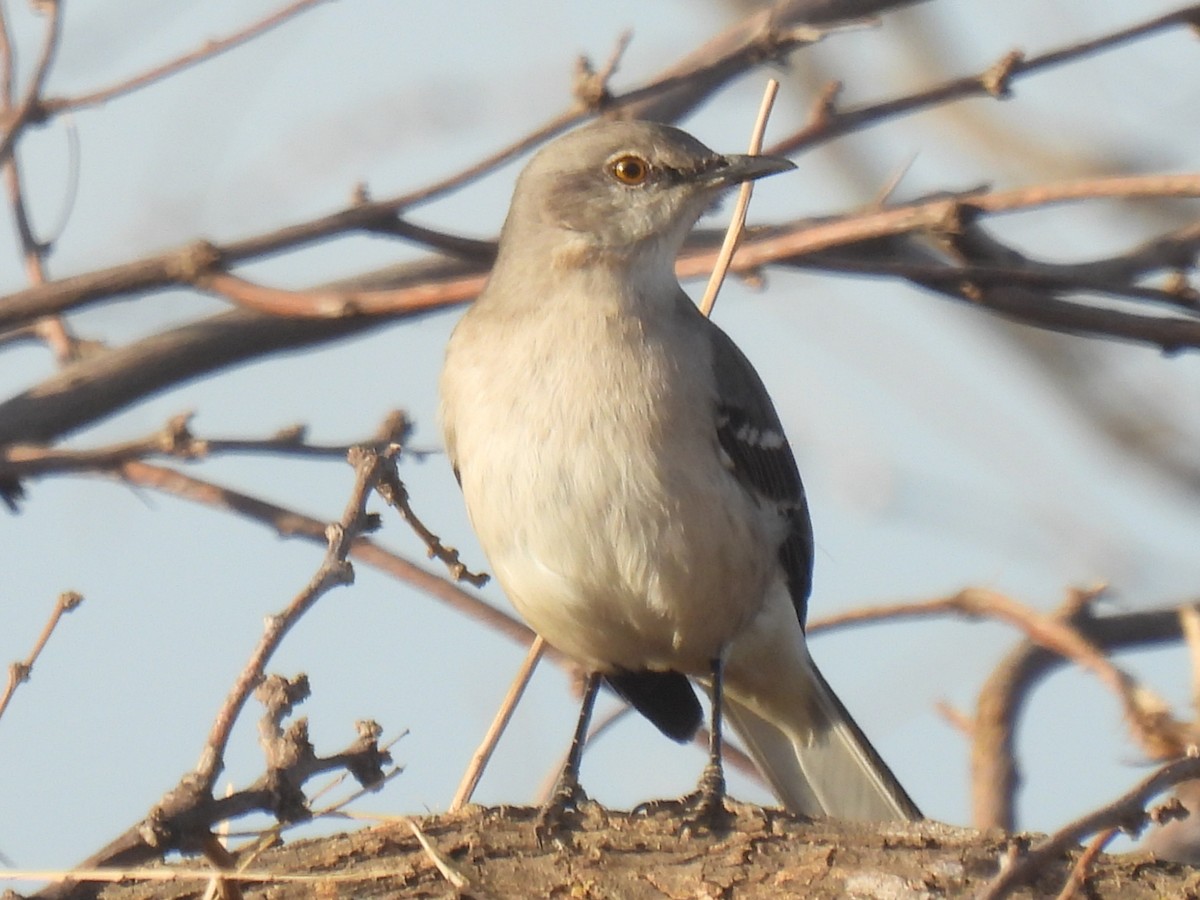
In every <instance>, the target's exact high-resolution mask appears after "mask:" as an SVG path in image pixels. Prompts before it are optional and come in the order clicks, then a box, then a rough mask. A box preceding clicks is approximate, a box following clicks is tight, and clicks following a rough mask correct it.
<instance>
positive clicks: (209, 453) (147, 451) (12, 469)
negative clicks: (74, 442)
mask: <svg viewBox="0 0 1200 900" xmlns="http://www.w3.org/2000/svg"><path fill="white" fill-rule="evenodd" d="M191 419H192V414H191V413H190V412H189V413H180V414H178V415H175V416H172V417H171V418H170V419H169V420H167V422H166V424H165V425H164V426H163V427H162V428H160V429H159V430H158V431H156V432H154V433H152V434H148V435H146V436H145V437H140V438H133V439H131V440H128V441H121V442H119V443H116V444H109V445H108V446H105V447H96V448H92V449H81V450H71V449H64V448H59V447H45V446H42V445H40V444H10V445H8V446H6V447H0V479H5V478H8V479H22V478H35V477H45V476H47V475H51V474H60V473H64V472H104V471H108V470H112V469H118V468H120V467H121V466H123V465H124V464H125V463H127V462H133V461H135V460H148V459H154V458H156V457H166V458H170V459H178V460H184V461H188V462H191V461H195V460H202V459H209V458H212V457H214V456H222V455H229V454H236V453H244V454H256V453H262V454H271V455H279V456H299V457H319V458H336V459H345V458H346V454H347V453H349V452H350V450H351V449H352V448H353V447H357V446H369V447H377V448H382V447H384V446H386V445H387V444H388V443H389V442H390V441H391V438H374V439H368V440H365V441H353V442H350V443H346V444H313V443H310V442H309V441H308V440H307V429H306V427H305V426H303V425H293V426H290V427H288V428H283V429H281V430H279V431H278V432H276V433H275V434H274V435H271V436H270V437H265V438H202V437H197V436H196V435H195V434H194V433H193V432H192V430H191ZM405 452H406V453H409V454H415V453H416V451H410V450H408V449H407V448H406V450H405Z"/></svg>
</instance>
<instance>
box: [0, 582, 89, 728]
mask: <svg viewBox="0 0 1200 900" xmlns="http://www.w3.org/2000/svg"><path fill="white" fill-rule="evenodd" d="M82 602H83V595H82V594H78V593H76V592H75V591H65V592H63V593H62V594H59V595H58V600H57V601H55V603H54V609H53V611H51V613H50V618H49V619H48V620H47V621H46V625H45V626H44V627H43V628H42V633H41V634H39V635H38V638H37V640H36V641H34V643H33V649H32V650H30V651H29V655H28V656H26V657H25V658H24V659H23V660H18V661H17V662H14V663H12V664H10V665H9V667H8V684H7V685H5V687H4V693H3V694H0V718H2V717H3V716H4V711H5V710H6V709H8V704H9V702H10V701H11V700H12V697H13V694H14V693H16V690H17V686H18V685H21V684H24V683H25V682H26V681H28V680H29V677H30V675H31V674H32V673H33V664H34V663H35V662H37V660H38V657H39V656H41V655H42V650H43V649H44V648H45V646H46V642H47V641H48V640H50V635H52V634H54V629H55V628H57V627H58V622H59V620H60V619H62V617H63V616H64V615H66V614H67V613H69V612H71V610H73V609H75V607H77V606H79V604H80V603H82Z"/></svg>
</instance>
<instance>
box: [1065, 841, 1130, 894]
mask: <svg viewBox="0 0 1200 900" xmlns="http://www.w3.org/2000/svg"><path fill="white" fill-rule="evenodd" d="M1119 833H1120V829H1119V828H1106V829H1105V830H1104V831H1101V832H1100V833H1099V834H1098V835H1096V836H1095V837H1094V838H1093V839H1092V841H1091V843H1089V844H1088V845H1087V848H1086V849H1085V850H1084V851H1083V852H1082V853H1080V854H1079V859H1077V860H1075V865H1074V866H1072V867H1071V874H1070V875H1068V876H1067V882H1066V884H1064V885H1063V888H1062V890H1061V891H1059V892H1058V896H1057V897H1056V898H1055V900H1075V898H1076V897H1078V896H1079V893H1080V891H1082V890H1083V889H1084V887H1085V886H1086V885H1087V877H1088V872H1089V871H1090V870H1091V868H1092V864H1093V863H1094V862H1095V861H1096V860H1097V859H1098V858H1099V856H1100V854H1101V853H1103V852H1104V848H1105V847H1107V846H1108V845H1109V844H1110V843H1111V842H1112V839H1113V838H1115V837H1116V836H1117V835H1118V834H1119Z"/></svg>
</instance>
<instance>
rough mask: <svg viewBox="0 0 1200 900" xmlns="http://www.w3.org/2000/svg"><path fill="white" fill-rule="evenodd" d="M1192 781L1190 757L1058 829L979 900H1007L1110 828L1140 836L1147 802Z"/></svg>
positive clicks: (1196, 774)
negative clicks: (1005, 899) (1088, 839)
mask: <svg viewBox="0 0 1200 900" xmlns="http://www.w3.org/2000/svg"><path fill="white" fill-rule="evenodd" d="M1193 778H1200V759H1198V758H1188V759H1181V760H1178V761H1176V762H1172V763H1168V764H1167V765H1165V766H1163V767H1162V768H1160V769H1159V770H1158V771H1157V772H1155V773H1154V774H1153V775H1151V776H1149V777H1148V778H1146V779H1145V780H1143V781H1142V782H1141V783H1140V784H1139V785H1138V786H1137V787H1135V788H1133V790H1131V791H1129V792H1128V793H1126V794H1123V795H1122V796H1120V797H1118V798H1117V799H1116V800H1114V801H1113V802H1112V803H1109V804H1108V805H1106V806H1103V807H1101V808H1100V809H1097V810H1095V811H1094V812H1090V813H1088V814H1087V815H1085V816H1082V817H1080V818H1078V819H1076V820H1075V821H1074V822H1071V823H1070V824H1068V825H1066V826H1065V827H1063V828H1061V829H1059V830H1058V831H1056V832H1055V833H1054V834H1052V835H1051V836H1050V837H1048V838H1046V840H1044V841H1042V842H1041V843H1040V844H1038V845H1037V846H1036V847H1034V848H1033V849H1032V850H1030V851H1029V852H1028V853H1026V854H1024V855H1023V856H1020V857H1018V859H1017V860H1016V862H1015V863H1014V864H1013V865H1011V866H1008V867H1006V868H1002V869H1001V871H1000V874H999V875H997V876H996V877H995V878H994V879H993V880H992V881H991V882H990V883H989V884H988V885H987V887H986V888H985V889H984V890H983V891H982V892H981V893H980V894H979V898H978V900H1001V898H1003V897H1007V896H1008V895H1009V894H1010V893H1011V892H1012V891H1013V889H1015V888H1016V887H1018V886H1020V885H1021V884H1024V883H1025V882H1026V881H1028V880H1029V879H1030V878H1032V877H1034V876H1035V875H1036V874H1037V873H1038V871H1039V869H1041V867H1042V866H1044V865H1046V864H1047V863H1048V862H1050V861H1051V860H1054V859H1058V858H1059V857H1061V856H1062V854H1063V853H1065V852H1066V851H1067V850H1069V849H1071V848H1072V847H1074V846H1076V845H1077V844H1078V843H1079V842H1080V841H1081V840H1083V839H1084V838H1086V837H1087V836H1088V835H1091V834H1095V833H1097V832H1099V831H1102V830H1105V829H1108V828H1119V829H1120V830H1122V831H1125V832H1130V833H1132V834H1137V833H1139V832H1140V831H1141V830H1142V829H1143V828H1144V827H1145V826H1146V824H1147V823H1148V822H1149V821H1150V815H1149V814H1148V813H1147V811H1146V803H1147V802H1148V801H1149V800H1151V799H1152V798H1154V797H1156V796H1157V795H1158V794H1161V793H1162V792H1163V791H1165V790H1166V789H1167V788H1169V787H1172V786H1173V785H1176V784H1179V783H1180V782H1181V781H1188V780H1190V779H1193Z"/></svg>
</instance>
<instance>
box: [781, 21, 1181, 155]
mask: <svg viewBox="0 0 1200 900" xmlns="http://www.w3.org/2000/svg"><path fill="white" fill-rule="evenodd" d="M1197 23H1200V4H1192V5H1190V6H1186V7H1184V8H1182V9H1178V10H1176V11H1175V12H1171V13H1167V14H1166V15H1164V16H1157V17H1155V18H1153V19H1148V20H1146V21H1145V22H1141V23H1139V24H1136V25H1132V26H1130V27H1128V28H1122V29H1119V30H1117V31H1113V32H1110V33H1109V34H1105V35H1101V36H1100V37H1096V38H1092V39H1090V40H1086V41H1080V42H1078V43H1075V44H1070V45H1068V46H1066V47H1060V48H1058V49H1055V50H1051V51H1048V52H1046V53H1042V54H1039V55H1037V56H1030V57H1026V56H1024V55H1023V54H1022V53H1021V51H1019V50H1014V51H1010V52H1009V53H1007V54H1005V55H1004V56H1003V57H1001V59H1000V60H998V61H997V62H996V63H993V64H992V65H991V66H989V67H988V68H986V69H984V70H983V71H982V72H980V73H979V74H977V75H969V76H967V77H965V78H955V79H952V80H950V81H947V82H944V83H942V84H938V85H934V86H932V87H929V88H926V89H924V90H921V91H916V92H913V93H910V94H905V95H903V96H901V97H896V98H894V99H892V100H886V101H883V102H880V103H870V104H866V105H864V106H859V107H856V108H854V109H849V110H845V111H839V110H837V109H835V108H834V106H833V96H834V94H836V87H832V88H830V89H827V90H826V91H825V92H824V93H823V94H822V96H821V97H820V98H819V99H818V103H817V104H816V106H815V107H814V110H815V112H814V114H813V115H812V116H811V117H810V119H809V121H808V122H807V123H806V124H805V125H804V127H803V128H801V129H800V130H799V131H796V132H795V133H793V134H791V135H789V136H788V137H785V138H783V139H782V140H780V141H779V142H777V143H776V144H774V145H772V146H771V147H770V148H769V149H768V150H767V152H768V153H782V154H789V153H794V152H796V151H798V150H802V149H805V148H807V147H811V146H812V145H814V144H818V143H823V142H825V141H829V140H832V139H834V138H836V137H840V136H841V135H843V134H848V133H849V132H851V131H858V130H859V129H862V128H865V127H868V126H871V125H878V124H880V123H881V122H885V121H887V120H888V119H892V118H895V117H896V116H900V115H906V114H908V113H912V112H916V111H918V110H921V109H928V108H930V107H933V106H940V105H942V104H944V103H948V102H950V101H953V100H962V99H966V98H969V97H988V96H990V97H994V98H996V99H1004V98H1006V97H1008V96H1009V91H1010V88H1011V85H1012V82H1013V81H1015V80H1016V79H1018V78H1021V77H1024V76H1026V75H1031V74H1033V73H1035V72H1039V71H1041V70H1043V69H1047V68H1050V67H1052V66H1059V65H1062V64H1063V63H1067V62H1071V61H1073V60H1076V59H1080V58H1082V57H1084V56H1088V55H1090V54H1093V53H1098V52H1100V51H1103V50H1111V49H1113V48H1114V47H1118V46H1120V45H1121V44H1124V43H1127V42H1129V41H1132V40H1137V39H1139V38H1143V37H1149V36H1151V35H1154V34H1157V33H1158V32H1161V31H1166V30H1169V29H1172V28H1181V27H1193V28H1194V27H1196V25H1197Z"/></svg>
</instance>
